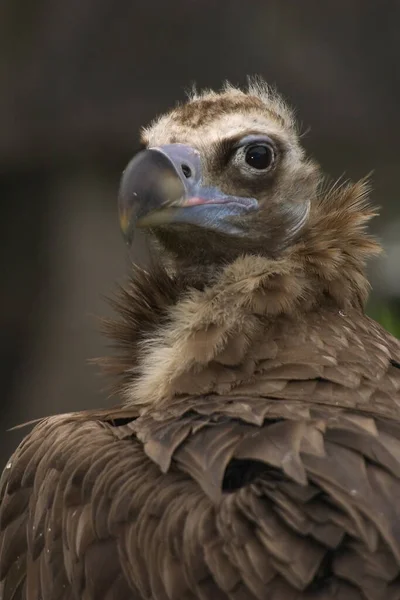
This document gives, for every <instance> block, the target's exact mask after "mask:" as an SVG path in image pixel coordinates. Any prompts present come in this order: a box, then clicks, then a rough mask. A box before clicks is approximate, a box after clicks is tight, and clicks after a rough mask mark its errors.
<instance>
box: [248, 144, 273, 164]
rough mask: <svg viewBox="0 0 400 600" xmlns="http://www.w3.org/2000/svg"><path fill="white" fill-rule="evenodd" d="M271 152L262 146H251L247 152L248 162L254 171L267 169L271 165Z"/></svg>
mask: <svg viewBox="0 0 400 600" xmlns="http://www.w3.org/2000/svg"><path fill="white" fill-rule="evenodd" d="M271 158H272V157H271V150H270V149H269V148H268V146H263V145H260V144H257V145H254V146H250V148H249V149H248V150H247V152H246V162H247V164H248V165H249V166H250V167H253V169H266V168H267V167H269V166H270V164H271Z"/></svg>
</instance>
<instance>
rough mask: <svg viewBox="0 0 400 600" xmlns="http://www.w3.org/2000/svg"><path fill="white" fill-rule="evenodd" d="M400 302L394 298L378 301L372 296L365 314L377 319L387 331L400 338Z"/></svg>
mask: <svg viewBox="0 0 400 600" xmlns="http://www.w3.org/2000/svg"><path fill="white" fill-rule="evenodd" d="M399 304H400V303H399V302H398V301H396V300H392V301H380V300H376V299H374V298H371V300H370V301H369V302H368V305H367V314H368V315H369V316H370V317H371V318H372V319H375V321H378V323H380V324H381V325H382V327H384V328H385V329H386V330H387V331H390V333H391V334H392V335H394V336H395V337H397V338H399V339H400V305H399Z"/></svg>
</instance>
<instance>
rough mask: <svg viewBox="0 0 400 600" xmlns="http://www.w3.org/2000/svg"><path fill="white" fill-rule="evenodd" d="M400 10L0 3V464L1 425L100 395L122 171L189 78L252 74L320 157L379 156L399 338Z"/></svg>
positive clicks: (341, 1) (118, 242) (106, 1)
mask: <svg viewBox="0 0 400 600" xmlns="http://www.w3.org/2000/svg"><path fill="white" fill-rule="evenodd" d="M399 23H400V2H398V1H397V0H380V2H377V1H376V0H334V1H331V0H325V2H321V1H320V0H302V2H298V1H296V0H292V1H290V0H263V1H261V0H260V1H259V2H254V1H253V2H249V1H246V0H224V1H218V0H169V1H166V0H152V1H151V2H146V1H144V0H136V1H132V0H69V2H60V1H57V0H29V1H27V0H2V1H1V3H0V90H1V92H0V188H1V195H0V244H1V246H0V247H1V278H0V376H1V382H2V395H1V403H0V432H1V433H0V465H1V466H3V464H4V463H5V461H6V459H7V457H8V455H9V454H10V452H11V451H12V450H13V448H14V447H15V445H16V443H17V442H18V441H19V439H20V438H21V436H22V434H23V433H24V431H22V432H21V431H17V432H12V433H8V432H7V431H6V430H7V428H9V427H11V426H12V425H14V424H17V423H20V422H21V421H26V420H29V419H33V418H36V417H40V416H43V415H46V414H49V413H57V412H61V411H69V410H75V409H80V408H88V407H94V406H97V407H99V406H105V405H107V404H108V403H110V402H111V401H110V400H109V399H108V398H107V393H106V392H105V391H104V387H105V381H104V380H103V379H102V378H101V377H100V376H99V375H98V374H97V369H96V367H93V366H91V365H88V362H87V361H88V359H90V358H92V357H96V356H100V355H104V353H106V352H107V342H105V341H104V340H103V339H102V337H101V336H100V334H99V333H98V324H97V322H96V317H95V316H96V315H105V314H109V312H110V311H109V308H108V307H107V304H106V302H105V301H104V296H107V295H110V293H111V292H112V291H113V289H114V284H115V282H117V281H121V280H123V277H124V274H125V273H126V272H127V265H128V261H127V256H126V251H125V248H124V245H123V242H122V239H121V236H120V232H119V227H118V222H117V204H116V196H117V189H118V184H119V177H120V174H121V172H122V170H123V168H124V167H125V165H126V163H127V162H128V160H129V159H130V157H131V156H132V154H133V152H135V151H136V149H137V146H138V131H139V128H140V126H141V125H144V124H147V123H148V121H149V120H150V119H152V118H153V117H154V116H155V115H156V114H158V113H160V112H162V111H164V110H166V109H167V108H169V107H170V106H171V105H173V104H174V102H175V101H176V100H181V99H183V98H184V92H185V89H187V88H188V87H189V86H190V85H191V84H192V83H193V82H196V83H197V84H198V85H199V87H201V86H217V87H218V86H219V85H220V84H221V82H222V81H223V80H224V79H229V80H231V81H232V82H233V83H235V84H241V83H244V82H245V79H246V75H247V74H255V73H258V74H261V75H262V76H264V77H265V78H266V79H267V80H268V81H269V82H270V83H273V84H276V85H277V87H278V89H279V90H280V91H281V92H282V93H283V95H284V96H285V97H286V98H287V99H288V100H289V101H290V103H291V104H292V105H294V106H295V107H296V108H297V110H298V115H299V118H300V120H301V122H302V129H303V130H307V131H308V133H307V135H306V136H305V137H304V138H303V142H304V144H305V146H306V148H307V150H308V151H309V152H310V153H311V154H312V155H313V156H314V157H316V158H317V159H318V160H319V162H320V163H321V164H322V166H323V168H324V170H325V171H326V172H328V173H330V174H331V175H332V176H333V177H338V176H339V175H341V174H342V173H345V175H346V176H347V177H350V178H353V179H356V178H359V177H361V176H364V175H365V174H367V173H369V172H370V171H372V170H373V171H374V174H373V185H374V193H373V197H374V201H375V202H376V203H377V204H379V205H380V206H381V216H380V218H379V219H376V222H374V223H373V224H372V228H373V230H374V232H375V233H376V234H377V235H378V236H379V237H380V238H381V240H382V241H383V244H384V247H385V250H386V256H384V257H383V258H382V259H379V260H377V261H375V262H374V264H372V265H371V267H370V273H371V280H372V282H373V288H374V290H373V295H372V298H371V302H370V305H369V307H368V310H369V312H370V314H372V315H373V316H374V317H375V318H377V319H378V320H379V321H381V322H382V323H383V324H384V325H385V326H386V327H387V328H388V329H391V331H392V332H393V333H394V334H395V335H397V336H400V324H399V323H400V203H399V199H400V184H399V181H398V179H399V175H398V173H399V163H400V143H399V133H400V110H399V107H400V69H399V66H398V65H399V59H400V34H399ZM135 252H136V253H137V257H138V258H139V259H140V257H141V253H142V249H141V248H140V245H139V246H138V247H137V248H136V249H135Z"/></svg>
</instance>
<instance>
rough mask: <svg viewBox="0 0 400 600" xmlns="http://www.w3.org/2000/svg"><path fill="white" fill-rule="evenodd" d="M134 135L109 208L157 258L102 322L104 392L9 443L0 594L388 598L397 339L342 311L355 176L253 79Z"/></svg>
mask: <svg viewBox="0 0 400 600" xmlns="http://www.w3.org/2000/svg"><path fill="white" fill-rule="evenodd" d="M243 140H244V142H243ZM144 143H145V145H146V147H147V148H148V149H147V150H145V151H144V153H142V154H141V155H140V156H139V157H137V158H135V159H134V160H133V162H132V164H131V165H130V167H128V169H127V171H126V173H125V175H124V179H123V181H122V184H121V194H120V210H121V223H122V227H123V230H124V233H125V234H126V236H127V239H129V240H130V239H131V237H132V235H133V233H134V227H136V226H143V227H145V228H146V229H147V230H148V231H149V234H150V236H151V239H152V242H153V243H154V249H155V250H154V252H155V256H156V258H157V259H158V260H156V261H155V262H154V263H152V265H151V266H150V267H149V269H148V270H143V269H140V268H139V267H133V269H132V274H131V278H130V280H129V282H128V284H127V285H126V286H125V287H124V288H123V289H121V290H120V292H119V295H118V297H117V299H116V300H115V302H114V304H115V308H116V310H117V312H118V314H119V319H117V320H116V321H114V322H107V323H106V329H107V333H108V335H110V336H111V337H112V338H113V339H114V340H116V342H117V345H118V348H119V354H118V355H117V356H116V357H109V358H107V359H105V360H104V367H105V368H106V370H107V371H108V372H110V373H113V374H114V375H115V376H116V379H117V385H116V392H117V394H118V395H119V398H120V399H121V403H120V404H118V405H117V406H115V407H114V408H111V409H103V410H98V411H82V412H78V413H71V414H67V415H60V416H53V417H48V418H46V419H43V420H42V421H40V422H39V423H38V424H37V425H36V426H35V428H34V429H33V431H32V432H31V433H30V434H29V435H28V436H27V437H26V438H25V440H24V441H23V442H22V443H21V445H20V446H19V448H18V449H17V450H16V452H15V453H14V455H13V456H12V458H11V459H10V462H9V463H8V465H7V467H6V469H5V470H4V473H3V476H2V480H1V506H0V531H1V534H0V535H1V540H0V541H1V547H0V579H1V586H2V587H1V591H2V593H1V597H2V598H3V600H11V598H12V599H15V600H17V599H21V600H25V599H26V600H39V598H40V599H42V600H48V599H50V598H51V600H57V599H64V600H67V599H68V600H69V599H71V600H72V599H82V600H100V599H101V600H114V599H115V600H116V599H118V600H124V599H127V600H128V599H130V600H132V599H137V600H144V599H149V600H150V599H152V600H191V599H193V600H195V599H207V600H208V599H210V598H212V599H214V598H215V599H221V600H222V599H234V600H241V599H243V600H245V599H246V600H247V599H260V600H261V599H264V598H265V599H273V600H281V599H282V600H283V599H285V600H290V599H292V598H293V600H294V599H296V600H299V599H300V598H304V599H306V598H307V599H310V600H311V599H321V600H326V599H328V598H329V599H337V600H344V599H346V600H352V599H354V600H366V599H367V600H383V599H385V600H387V599H389V600H396V599H398V598H400V505H399V502H398V501H397V499H398V498H399V497H400V411H399V404H400V343H399V341H398V340H396V339H395V338H393V337H392V336H391V335H390V334H389V333H387V332H386V331H385V330H384V329H382V328H381V327H380V326H379V325H378V324H377V323H375V322H374V321H372V320H371V319H369V318H368V317H367V316H366V315H365V313H364V304H365V301H366V298H367V294H368V282H367V279H366V277H365V273H364V264H365V261H366V260H367V259H368V258H369V256H371V255H374V254H376V253H377V252H378V251H379V246H378V245H377V243H376V242H375V241H374V240H373V239H372V238H371V237H369V236H368V234H367V232H366V231H365V224H366V222H367V221H368V220H369V219H370V218H371V217H372V216H373V214H374V213H373V210H372V209H371V207H370V205H369V203H368V201H367V192H368V189H367V185H366V183H365V182H359V183H356V184H351V183H347V184H343V185H341V186H333V187H331V188H327V187H326V186H324V185H323V183H321V178H320V175H319V169H318V167H317V166H316V165H315V164H314V163H312V162H311V161H309V160H308V159H307V158H306V157H305V155H304V151H303V150H302V149H301V147H300V145H299V142H298V136H297V134H296V131H295V124H294V121H293V118H292V116H291V113H290V111H289V109H288V108H287V107H286V105H285V104H284V103H283V102H282V101H281V100H280V99H279V98H278V97H277V96H276V95H275V94H272V93H271V92H270V90H269V89H268V88H267V87H266V86H265V85H263V84H261V83H259V82H258V83H253V84H252V85H251V86H250V88H249V90H248V91H247V92H241V91H240V90H236V89H235V88H232V87H229V86H228V87H227V88H225V89H224V90H223V91H222V92H221V93H219V94H216V93H213V92H207V93H205V94H203V95H200V96H195V97H193V98H191V99H190V101H189V102H188V103H187V104H185V105H183V106H181V107H178V108H177V109H175V110H174V111H172V112H171V113H169V114H168V115H167V116H164V117H161V118H160V119H159V120H157V121H156V122H155V123H154V124H153V125H152V126H151V128H149V129H147V130H145V132H144ZM182 161H183V162H182ZM247 161H248V162H247ZM179 165H181V167H182V172H181V171H179ZM246 165H247V166H246ZM254 165H256V166H254ZM256 171H260V172H256ZM182 173H183V174H182ZM149 190H150V191H151V194H150V192H149ZM216 199H218V202H217V201H216ZM132 220H133V221H132ZM132 222H134V224H135V225H134V227H133V226H132Z"/></svg>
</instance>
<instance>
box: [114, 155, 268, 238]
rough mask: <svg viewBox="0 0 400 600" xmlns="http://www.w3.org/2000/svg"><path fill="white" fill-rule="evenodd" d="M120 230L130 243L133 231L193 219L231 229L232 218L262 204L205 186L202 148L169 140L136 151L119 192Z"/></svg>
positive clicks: (196, 221)
mask: <svg viewBox="0 0 400 600" xmlns="http://www.w3.org/2000/svg"><path fill="white" fill-rule="evenodd" d="M118 203H119V216H120V224H121V229H122V232H123V234H124V237H125V239H126V241H127V242H128V243H129V244H130V243H131V242H132V239H133V235H134V230H135V228H136V227H140V228H155V227H157V226H161V225H167V224H169V223H189V224H193V225H197V226H200V227H209V228H218V229H219V230H226V231H228V230H229V232H232V231H233V230H234V229H235V226H234V225H233V224H232V222H231V221H230V218H231V217H235V216H240V215H243V214H244V213H247V212H249V211H252V210H255V209H256V208H257V207H258V202H257V200H256V199H255V198H242V197H239V196H229V195H226V194H224V193H223V192H222V191H221V190H219V189H218V188H213V187H207V186H203V185H202V172H201V160H200V154H199V152H198V151H197V150H196V149H194V148H192V147H190V146H186V145H184V144H168V145H165V146H160V147H158V148H150V149H148V150H144V151H143V152H140V153H139V154H137V155H136V156H135V157H134V158H133V159H132V160H131V162H130V163H129V164H128V166H127V168H126V169H125V171H124V173H123V176H122V180H121V185H120V190H119V200H118Z"/></svg>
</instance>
